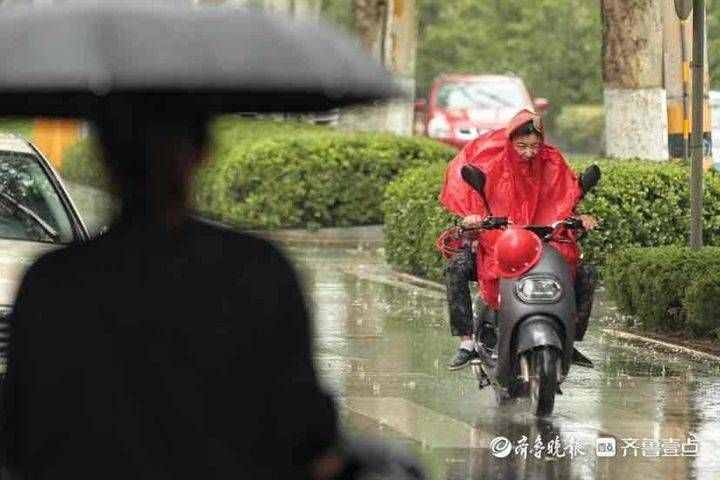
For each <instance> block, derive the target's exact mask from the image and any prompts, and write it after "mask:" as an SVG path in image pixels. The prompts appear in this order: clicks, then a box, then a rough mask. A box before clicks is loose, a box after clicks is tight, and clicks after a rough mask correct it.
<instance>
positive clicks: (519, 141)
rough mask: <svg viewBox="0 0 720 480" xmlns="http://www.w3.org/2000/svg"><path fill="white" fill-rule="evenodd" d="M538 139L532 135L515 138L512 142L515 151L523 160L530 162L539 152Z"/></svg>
mask: <svg viewBox="0 0 720 480" xmlns="http://www.w3.org/2000/svg"><path fill="white" fill-rule="evenodd" d="M540 143H541V141H540V137H539V136H538V135H536V134H534V133H531V134H530V135H525V136H521V137H515V138H514V139H513V141H512V144H513V147H515V151H516V152H518V154H519V155H520V156H521V157H522V158H523V160H532V159H533V158H535V155H537V153H538V151H540Z"/></svg>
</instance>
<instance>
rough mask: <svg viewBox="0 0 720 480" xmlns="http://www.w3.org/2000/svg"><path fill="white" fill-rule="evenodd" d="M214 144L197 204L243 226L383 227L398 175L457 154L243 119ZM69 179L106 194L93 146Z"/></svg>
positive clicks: (401, 140) (72, 166)
mask: <svg viewBox="0 0 720 480" xmlns="http://www.w3.org/2000/svg"><path fill="white" fill-rule="evenodd" d="M212 138H213V141H212V152H213V154H212V157H213V159H212V160H211V161H210V162H209V163H208V164H207V166H205V167H203V168H201V169H200V170H199V171H198V173H197V175H196V177H195V179H194V183H193V188H192V202H193V205H194V207H195V208H196V209H197V210H198V211H199V212H202V213H203V214H205V215H207V216H210V217H212V218H215V219H218V220H221V221H223V222H226V223H229V224H233V225H236V226H240V227H244V228H265V229H267V228H279V227H309V228H315V227H321V226H350V225H366V224H373V223H382V221H383V214H382V209H381V204H382V198H383V193H384V191H385V187H386V186H387V184H388V183H389V182H390V181H391V180H392V179H393V178H395V176H396V175H398V173H400V172H402V171H404V170H406V169H407V168H411V167H414V166H418V165H427V164H429V163H431V162H432V161H435V160H437V159H442V160H443V161H447V160H449V159H450V158H452V156H453V154H454V150H453V149H451V148H449V147H446V146H444V145H442V144H439V143H437V142H434V141H431V140H428V139H425V138H413V137H398V136H395V135H389V134H372V133H362V134H347V133H342V132H339V131H337V130H334V129H330V128H327V127H319V126H315V125H309V124H306V123H301V122H292V121H282V122H277V121H271V120H270V121H268V120H263V121H255V120H245V119H239V118H238V117H223V118H221V119H219V120H218V121H216V122H215V124H214V125H213V128H212ZM63 176H64V177H66V178H68V179H69V180H73V181H76V182H79V183H84V184H87V185H91V186H96V187H100V188H107V176H106V174H105V170H104V168H103V166H102V163H101V162H100V161H99V157H98V155H97V149H96V148H95V147H94V146H93V144H92V143H91V142H89V141H83V142H80V143H79V144H78V145H75V146H74V147H73V148H72V150H71V151H69V152H68V155H67V156H66V158H65V162H64V165H63Z"/></svg>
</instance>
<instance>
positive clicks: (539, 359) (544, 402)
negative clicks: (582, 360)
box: [528, 347, 559, 417]
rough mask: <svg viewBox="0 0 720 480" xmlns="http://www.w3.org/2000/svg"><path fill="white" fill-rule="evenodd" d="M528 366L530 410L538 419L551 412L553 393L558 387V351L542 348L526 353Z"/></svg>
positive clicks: (553, 400) (553, 405)
mask: <svg viewBox="0 0 720 480" xmlns="http://www.w3.org/2000/svg"><path fill="white" fill-rule="evenodd" d="M528 355H529V357H530V358H529V359H528V360H529V364H530V365H529V366H530V385H529V394H530V409H531V411H532V412H533V413H534V414H535V415H537V416H538V417H545V416H548V415H550V414H552V412H553V408H554V407H555V393H556V392H557V387H558V377H557V375H558V373H557V372H558V370H557V362H558V358H559V353H558V351H557V350H556V349H555V348H553V347H542V348H539V349H537V350H533V351H531V352H528Z"/></svg>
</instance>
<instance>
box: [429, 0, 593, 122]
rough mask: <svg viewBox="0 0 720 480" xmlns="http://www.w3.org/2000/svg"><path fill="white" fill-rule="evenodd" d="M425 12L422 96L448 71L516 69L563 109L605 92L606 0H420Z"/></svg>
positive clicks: (535, 92) (537, 93)
mask: <svg viewBox="0 0 720 480" xmlns="http://www.w3.org/2000/svg"><path fill="white" fill-rule="evenodd" d="M420 11H421V12H422V13H421V19H420V39H419V51H418V64H417V65H418V68H417V80H418V82H417V85H418V94H419V95H423V94H425V95H426V92H427V90H428V88H429V86H430V84H431V82H432V80H433V79H434V78H435V77H436V76H437V75H439V74H441V73H443V72H464V73H478V74H481V73H506V72H513V73H516V74H517V75H519V76H520V77H522V78H523V79H524V80H525V83H526V84H527V86H528V88H529V89H530V91H531V93H532V95H533V96H538V97H545V98H548V99H549V100H550V101H551V103H552V104H553V105H554V107H553V108H552V111H553V112H555V114H557V113H558V112H559V111H560V107H561V106H563V105H565V104H568V103H597V102H600V101H601V99H602V79H601V55H600V52H601V45H602V33H601V20H600V7H599V4H598V2H589V1H587V0H536V1H534V2H527V1H521V0H483V1H480V2H478V1H476V0H453V1H449V2H435V1H434V0H420Z"/></svg>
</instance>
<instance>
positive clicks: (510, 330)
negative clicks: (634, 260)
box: [462, 165, 600, 416]
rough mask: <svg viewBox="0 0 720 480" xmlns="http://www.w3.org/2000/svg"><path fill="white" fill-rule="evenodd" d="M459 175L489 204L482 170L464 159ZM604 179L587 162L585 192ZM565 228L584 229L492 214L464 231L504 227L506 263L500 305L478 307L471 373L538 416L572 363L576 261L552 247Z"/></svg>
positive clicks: (502, 260)
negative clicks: (573, 268) (572, 263)
mask: <svg viewBox="0 0 720 480" xmlns="http://www.w3.org/2000/svg"><path fill="white" fill-rule="evenodd" d="M462 177H463V179H464V180H465V181H466V182H467V183H468V184H470V185H471V186H472V187H473V188H474V189H475V190H476V191H477V192H478V193H479V194H480V195H481V196H482V197H483V200H484V201H485V204H486V207H487V200H485V195H484V191H483V190H484V186H485V175H484V174H483V172H482V171H480V170H479V169H477V168H475V167H473V166H470V165H466V166H465V167H463V169H462ZM599 180H600V169H599V168H598V167H597V166H596V165H593V166H592V167H589V168H588V169H587V170H586V171H585V173H583V175H582V176H581V179H580V183H581V187H582V189H583V192H587V191H589V190H590V189H591V188H593V187H594V186H595V185H596V184H597V183H598V181H599ZM488 212H490V209H489V208H488ZM560 228H568V229H574V230H579V231H582V232H584V230H583V226H582V222H581V221H580V220H578V219H576V218H568V219H566V220H563V221H559V222H556V223H554V224H552V225H513V224H511V223H510V222H509V221H508V219H507V218H501V217H490V218H488V219H486V220H485V221H484V222H482V223H481V224H479V225H476V226H472V227H466V228H464V229H463V230H464V233H465V234H466V236H468V235H470V236H472V234H473V233H475V234H477V233H478V232H480V231H482V230H489V229H501V230H504V232H503V234H502V235H501V236H500V237H499V238H498V240H497V243H496V245H495V255H497V259H498V264H499V265H502V267H501V270H502V278H501V280H500V308H499V309H498V310H497V311H494V310H491V309H490V308H484V309H477V310H475V312H474V315H473V317H474V321H473V323H474V338H475V342H476V350H477V352H478V354H479V359H477V360H474V361H473V364H472V367H473V371H474V373H475V374H476V375H477V378H478V381H479V385H480V388H483V387H485V386H488V385H491V386H492V387H493V389H494V391H495V394H496V399H497V400H498V402H499V403H500V404H503V403H507V402H509V401H513V400H516V399H520V398H526V399H528V400H529V402H528V403H529V407H530V410H531V411H532V412H533V413H534V414H536V415H538V416H545V415H550V414H551V413H552V411H553V407H554V405H555V394H556V393H562V392H561V391H560V384H561V383H562V382H563V381H564V380H565V378H566V377H567V375H568V372H569V370H570V365H571V364H572V359H573V350H574V347H573V344H574V341H575V331H576V326H577V325H576V324H577V313H576V312H577V310H576V308H577V307H576V299H575V285H574V281H573V275H572V272H571V270H570V268H571V267H570V265H568V263H567V262H566V261H565V259H564V258H563V256H562V255H560V253H559V252H558V251H557V250H556V249H555V248H553V247H552V246H551V245H550V241H551V240H553V239H554V236H555V234H556V233H557V232H558V230H559V229H560Z"/></svg>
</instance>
